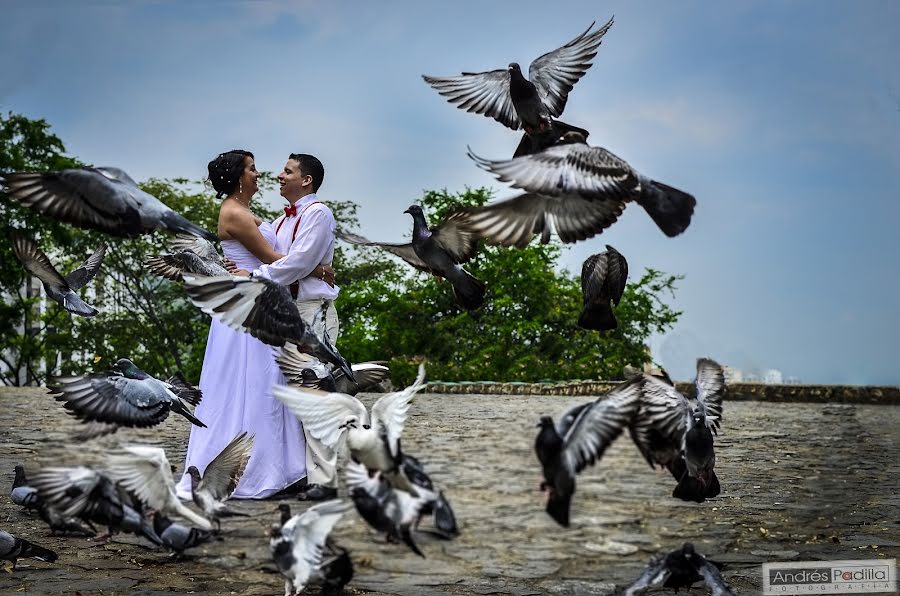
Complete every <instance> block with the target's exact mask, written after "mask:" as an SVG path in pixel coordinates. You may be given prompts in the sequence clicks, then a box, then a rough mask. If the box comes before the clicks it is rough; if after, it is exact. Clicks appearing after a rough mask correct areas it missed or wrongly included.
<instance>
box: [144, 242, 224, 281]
mask: <svg viewBox="0 0 900 596" xmlns="http://www.w3.org/2000/svg"><path fill="white" fill-rule="evenodd" d="M145 265H146V266H147V268H148V269H150V271H152V272H153V273H155V274H157V275H159V276H160V277H164V278H166V279H169V280H172V281H184V276H185V275H197V276H201V277H213V276H216V275H228V270H227V269H225V263H224V261H223V260H222V255H220V254H219V252H218V251H217V250H216V247H215V245H214V244H213V243H212V242H210V241H209V240H206V239H204V238H196V237H194V236H190V235H188V234H179V235H178V236H176V238H175V240H173V241H172V242H170V243H169V254H164V255H157V256H155V257H150V258H149V259H147V261H146V262H145Z"/></svg>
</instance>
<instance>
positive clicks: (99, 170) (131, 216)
mask: <svg viewBox="0 0 900 596" xmlns="http://www.w3.org/2000/svg"><path fill="white" fill-rule="evenodd" d="M2 178H3V179H4V183H5V185H6V191H7V194H8V195H9V198H10V199H12V200H13V201H15V202H17V203H19V204H20V205H24V206H25V207H28V208H30V209H33V210H35V211H37V212H39V213H41V214H43V215H46V216H47V217H51V218H53V219H56V220H59V221H61V222H64V223H68V224H72V225H75V226H78V227H81V228H87V229H92V230H99V231H101V232H105V233H107V234H110V235H111V236H118V237H123V238H133V237H135V236H139V235H141V234H147V233H149V232H153V231H154V230H166V231H169V232H172V233H179V232H183V233H186V234H191V235H194V236H199V237H202V238H206V239H207V240H210V241H212V242H215V241H217V240H218V238H217V237H216V235H215V234H213V233H211V232H208V231H207V230H204V229H203V228H201V227H200V226H198V225H197V224H194V223H192V222H190V221H188V220H187V219H185V218H184V217H182V216H181V215H179V214H178V213H175V212H174V211H172V209H170V208H169V207H167V206H166V205H165V204H164V203H163V202H162V201H160V200H159V199H158V198H156V197H154V196H153V195H151V194H149V193H147V192H145V191H144V190H142V189H141V188H140V187H139V186H138V185H137V182H135V181H134V180H133V179H132V178H131V176H129V175H128V174H126V173H125V172H124V171H123V170H120V169H119V168H111V167H96V168H94V167H82V168H73V169H69V170H60V171H58V172H14V173H8V174H2Z"/></svg>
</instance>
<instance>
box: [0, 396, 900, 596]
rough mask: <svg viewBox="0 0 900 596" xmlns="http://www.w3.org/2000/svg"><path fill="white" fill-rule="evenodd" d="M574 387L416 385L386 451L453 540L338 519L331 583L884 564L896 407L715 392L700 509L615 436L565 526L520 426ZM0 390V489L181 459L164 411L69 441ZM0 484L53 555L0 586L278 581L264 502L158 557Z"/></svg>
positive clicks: (899, 549) (573, 587) (745, 587)
mask: <svg viewBox="0 0 900 596" xmlns="http://www.w3.org/2000/svg"><path fill="white" fill-rule="evenodd" d="M374 397H375V396H368V398H372V399H373V398H374ZM368 398H367V399H368ZM584 399H585V398H569V397H542V396H528V397H523V396H496V395H495V396H477V395H475V396H469V395H466V396H463V395H454V396H448V395H439V394H423V395H420V396H419V397H417V398H416V401H415V402H414V405H413V407H412V409H411V419H410V420H409V422H408V424H407V431H406V436H405V437H404V447H405V448H406V450H407V451H408V452H410V453H411V454H414V455H417V456H419V458H420V459H421V460H422V461H423V462H424V463H425V464H426V465H427V467H428V469H429V471H430V472H431V474H432V477H433V478H434V479H435V481H436V482H437V483H438V484H439V485H440V486H441V487H443V488H444V490H445V493H446V494H447V495H448V497H449V499H450V501H451V503H452V504H453V506H454V508H455V511H456V514H457V517H458V519H459V521H460V524H461V527H462V535H461V536H460V537H459V538H458V539H457V540H455V541H453V542H441V541H438V540H437V539H433V538H430V537H429V536H426V535H422V536H420V537H418V539H417V540H418V541H419V543H420V546H421V547H422V549H423V551H424V552H425V554H426V555H427V557H428V558H427V559H420V558H419V557H417V556H415V555H413V554H412V553H410V552H408V551H407V550H406V549H405V547H401V546H397V545H389V544H385V543H384V541H383V540H382V539H380V538H378V537H376V536H374V535H373V534H372V533H371V532H370V531H369V530H368V529H367V527H366V526H365V525H364V524H363V523H362V521H361V520H360V519H359V518H358V516H357V515H356V514H355V513H351V514H348V515H347V516H345V519H344V520H342V522H341V523H340V524H339V526H338V527H337V529H336V531H335V535H336V537H337V540H338V542H339V543H340V544H342V545H344V546H347V547H349V548H350V549H351V551H352V555H353V559H354V563H355V565H356V577H355V578H354V580H353V582H351V584H350V585H349V586H348V589H347V593H352V594H400V595H408V594H437V595H443V594H513V595H516V596H520V595H521V596H524V595H529V594H556V595H565V594H573V595H574V594H588V595H590V594H598V595H599V594H610V593H612V592H613V590H614V589H615V587H616V586H618V587H621V586H622V585H623V584H626V583H627V582H629V581H630V580H632V579H634V578H635V577H636V576H637V574H638V573H639V572H640V570H641V568H642V566H643V565H644V563H645V562H646V561H647V560H648V559H649V558H650V557H651V555H653V554H654V553H657V552H659V551H661V550H668V549H672V548H674V547H677V546H679V545H680V544H681V543H682V542H684V541H687V540H690V541H693V542H694V543H695V544H696V545H697V548H698V550H699V551H700V552H703V553H705V554H707V555H708V556H710V557H712V558H714V559H715V560H718V561H720V562H722V563H725V565H726V567H725V571H724V573H725V577H726V578H727V579H728V580H729V581H730V582H731V584H732V586H733V587H734V588H735V590H736V592H737V593H738V594H758V593H759V592H760V584H761V573H760V567H759V565H760V563H761V562H763V561H776V560H806V559H835V558H837V559H842V558H843V559H853V558H879V557H885V558H895V557H897V558H900V463H898V462H900V441H898V439H900V430H898V429H900V407H898V406H854V405H838V404H783V405H776V404H772V403H760V402H733V403H726V405H725V417H724V424H723V428H722V431H721V432H720V433H719V437H718V439H717V454H718V464H717V470H718V472H719V476H720V478H721V481H722V486H723V493H722V495H721V496H720V497H719V498H717V499H715V500H712V501H709V502H707V503H704V504H702V505H697V504H693V503H684V502H681V501H678V500H676V499H673V498H672V497H671V496H670V494H671V491H672V488H673V482H672V481H671V479H670V478H669V477H668V476H666V475H664V474H662V473H658V472H655V471H652V470H651V469H650V468H649V467H648V466H647V464H646V463H645V462H644V461H643V459H642V458H641V456H640V454H639V453H638V451H637V450H636V448H635V447H634V445H633V444H632V443H631V441H630V440H629V438H628V436H627V435H623V436H622V437H621V438H620V440H619V441H618V442H617V443H615V444H614V445H613V446H612V448H611V449H610V450H609V452H608V453H607V455H606V456H605V457H604V458H603V460H602V461H601V462H600V463H599V464H597V465H596V466H594V467H593V468H588V469H587V470H586V471H585V472H583V473H582V475H581V476H580V477H579V479H578V492H577V494H576V495H575V500H574V504H573V511H572V520H573V523H572V527H571V528H570V529H563V528H559V527H557V526H556V525H555V524H554V523H553V522H552V520H551V519H550V518H549V517H548V516H547V515H546V514H545V513H544V512H543V504H544V498H543V495H541V494H539V493H538V492H537V486H538V481H539V467H538V464H537V460H536V458H535V456H534V453H533V450H532V445H533V440H534V437H535V435H536V428H535V424H536V423H537V420H538V418H539V416H540V415H542V414H551V415H554V416H557V415H558V414H559V413H560V412H561V411H563V410H564V409H565V408H566V407H567V406H569V405H571V404H574V403H578V402H579V401H583V400H584ZM0 400H2V401H0V403H2V405H3V409H2V431H0V442H2V448H0V477H2V478H4V480H5V484H4V485H3V486H4V487H8V486H9V485H10V483H11V481H12V468H13V466H14V465H15V464H16V463H24V464H25V465H26V468H27V469H30V470H32V471H33V470H35V469H37V468H38V467H40V466H41V465H49V464H76V463H99V462H100V461H101V457H102V453H103V452H104V451H106V450H108V449H110V448H113V447H114V446H115V445H117V444H119V443H120V442H146V443H150V444H158V445H162V446H164V447H165V448H166V450H167V452H168V454H169V458H170V460H171V461H172V463H174V464H176V465H179V464H180V463H181V458H182V457H183V451H184V446H185V442H186V437H187V432H188V429H187V426H186V424H185V423H184V421H183V420H182V419H181V418H180V417H178V416H170V418H169V419H168V420H167V421H166V422H165V423H164V424H163V425H162V427H161V428H159V429H155V430H142V431H133V430H130V431H129V430H125V431H121V432H120V433H119V434H118V435H113V436H111V437H105V438H103V439H100V440H95V441H92V442H89V443H85V444H73V443H72V442H70V441H69V440H68V436H69V434H70V433H71V432H72V430H73V429H75V428H76V426H77V422H76V421H75V420H74V419H73V418H71V417H69V416H67V415H65V414H64V411H63V409H62V408H61V407H60V406H59V405H58V404H57V403H56V402H55V401H53V399H52V398H51V397H49V396H48V395H46V393H45V391H44V390H41V389H31V388H29V389H5V390H2V391H0ZM0 494H2V496H0V516H2V517H0V527H2V528H3V529H5V530H7V531H10V532H13V533H15V534H17V535H20V536H22V537H25V538H29V539H32V540H34V541H36V542H38V543H40V544H42V545H45V546H47V547H49V548H53V549H55V550H56V551H58V552H59V555H60V558H59V561H58V562H57V563H56V564H52V565H51V564H46V563H42V562H40V561H34V560H22V561H21V562H20V566H19V569H17V570H16V571H15V572H14V573H12V574H7V573H0V593H3V594H6V593H12V592H36V593H68V594H71V593H77V592H81V593H85V594H87V593H99V592H100V591H103V592H104V593H117V592H124V591H126V590H137V591H138V592H143V593H153V592H165V591H169V592H181V593H184V592H196V593H203V592H206V593H213V594H228V593H231V594H281V593H282V588H283V583H282V580H281V578H280V577H279V576H278V575H277V574H275V572H274V567H273V566H272V564H271V562H270V558H269V550H268V540H267V538H266V536H265V534H266V531H267V528H268V527H269V525H270V524H271V523H272V522H273V521H274V520H275V518H276V517H277V514H276V513H274V511H273V510H274V508H275V505H276V503H275V502H273V501H255V502H248V501H240V502H236V505H235V507H237V508H238V509H240V510H241V511H244V512H247V513H250V514H252V516H251V517H248V518H239V520H238V521H234V520H226V522H227V523H225V524H224V532H223V539H222V540H221V541H218V542H214V543H212V544H208V545H205V546H203V547H200V548H198V549H194V550H193V551H191V555H190V557H189V558H188V559H187V560H185V561H173V560H171V559H170V558H169V556H168V554H167V553H164V552H162V551H158V550H152V549H150V548H147V547H145V546H144V545H143V544H142V543H140V541H138V540H137V539H132V538H127V537H122V536H118V537H116V538H115V539H114V541H113V542H111V543H109V544H107V545H97V544H95V543H94V542H93V541H92V540H90V539H87V538H61V537H51V536H49V531H48V530H47V528H46V527H44V526H43V524H42V522H41V521H40V520H39V519H38V518H37V517H33V516H30V515H28V514H26V513H24V512H23V511H21V510H20V509H18V508H17V507H16V506H14V505H12V503H10V501H9V499H8V497H7V496H6V494H7V488H3V490H0ZM294 506H295V509H297V510H302V507H303V505H302V504H301V503H297V502H294ZM7 568H8V566H7ZM655 593H658V594H662V593H667V592H665V591H660V592H655ZM694 593H696V594H699V593H701V592H700V591H694Z"/></svg>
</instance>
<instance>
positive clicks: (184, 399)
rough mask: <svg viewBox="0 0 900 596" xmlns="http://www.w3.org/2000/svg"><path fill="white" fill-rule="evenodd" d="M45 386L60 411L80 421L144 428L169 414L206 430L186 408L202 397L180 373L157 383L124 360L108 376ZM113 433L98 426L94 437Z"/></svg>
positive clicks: (63, 379)
mask: <svg viewBox="0 0 900 596" xmlns="http://www.w3.org/2000/svg"><path fill="white" fill-rule="evenodd" d="M48 386H49V387H50V393H51V394H53V395H54V397H55V398H56V400H57V401H61V402H64V407H65V408H66V409H67V410H69V411H70V413H71V414H72V415H74V416H76V417H77V418H79V419H81V420H83V421H90V422H98V423H103V424H105V425H110V424H112V425H116V426H129V427H138V428H145V427H148V426H156V425H157V424H159V423H161V422H162V421H163V420H165V419H166V418H167V417H168V416H169V412H170V411H172V412H176V413H178V414H181V415H182V416H184V417H185V418H187V419H188V420H189V421H190V422H191V423H192V424H195V425H197V426H200V427H205V426H206V425H205V424H203V422H201V421H200V420H198V419H197V418H196V417H195V416H194V414H193V413H192V412H191V410H190V407H189V406H196V405H197V404H199V403H200V400H201V399H202V394H201V392H200V390H199V389H197V388H195V387H193V386H191V385H190V384H189V383H188V382H187V381H186V380H185V378H184V376H183V375H181V373H177V374H175V375H174V376H172V377H171V378H170V379H169V380H168V381H161V380H159V379H157V378H155V377H153V376H151V375H149V374H148V373H146V372H144V371H142V370H141V369H139V368H138V367H137V365H135V364H134V362H132V361H131V360H129V359H127V358H120V359H119V360H117V361H116V363H115V364H114V365H113V370H111V371H109V372H104V373H94V374H90V375H85V376H80V377H76V376H73V377H55V378H53V379H52V380H51V382H50V383H49V384H48ZM114 430H115V429H111V428H110V427H108V426H101V427H97V428H96V433H95V434H96V435H100V434H108V433H109V432H114Z"/></svg>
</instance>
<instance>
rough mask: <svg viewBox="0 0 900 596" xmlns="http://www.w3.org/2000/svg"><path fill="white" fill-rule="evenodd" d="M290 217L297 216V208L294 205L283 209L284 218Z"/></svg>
mask: <svg viewBox="0 0 900 596" xmlns="http://www.w3.org/2000/svg"><path fill="white" fill-rule="evenodd" d="M291 215H297V206H296V205H289V206H287V207H285V208H284V216H285V217H290V216H291Z"/></svg>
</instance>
